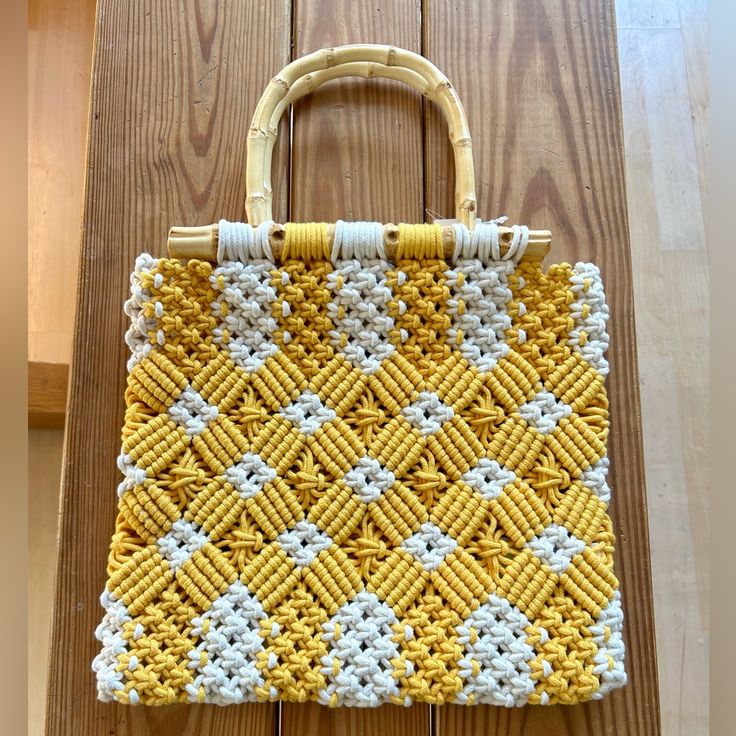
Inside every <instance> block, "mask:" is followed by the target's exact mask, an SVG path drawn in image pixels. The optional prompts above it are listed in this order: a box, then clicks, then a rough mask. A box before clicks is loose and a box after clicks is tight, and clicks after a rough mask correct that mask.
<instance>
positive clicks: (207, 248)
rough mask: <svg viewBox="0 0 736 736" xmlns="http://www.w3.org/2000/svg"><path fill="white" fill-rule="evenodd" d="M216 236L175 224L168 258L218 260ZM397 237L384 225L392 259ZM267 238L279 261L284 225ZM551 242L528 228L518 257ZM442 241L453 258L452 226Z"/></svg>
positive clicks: (537, 254)
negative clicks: (523, 248)
mask: <svg viewBox="0 0 736 736" xmlns="http://www.w3.org/2000/svg"><path fill="white" fill-rule="evenodd" d="M499 231H500V235H501V248H502V251H503V248H504V246H505V245H508V244H509V243H510V242H511V237H512V230H511V228H509V227H503V226H501V227H499ZM334 237H335V226H334V225H333V224H328V225H327V239H328V242H329V244H330V247H332V242H333V239H334ZM217 239H218V225H216V224H214V225H201V226H199V227H180V226H178V225H174V227H172V228H171V229H170V230H169V239H168V243H167V245H168V252H169V256H170V257H171V258H182V259H186V258H196V259H198V260H200V261H212V262H216V261H217ZM398 239H399V228H398V226H397V225H392V224H388V225H384V226H383V242H384V245H385V247H386V256H387V257H388V258H389V259H392V258H393V257H394V256H395V255H396V246H397V244H398ZM269 241H270V244H271V251H272V253H273V256H274V259H275V260H278V259H279V256H280V255H281V247H282V244H283V242H284V226H283V225H279V224H274V225H272V226H271V229H270V231H269ZM551 243H552V234H551V233H550V231H549V230H530V231H529V243H528V245H527V248H526V251H525V253H524V256H523V258H522V259H521V260H524V261H530V260H542V259H543V258H544V257H545V256H546V255H547V253H549V249H550V246H551ZM442 244H443V246H444V251H445V258H448V259H449V258H452V255H453V253H454V252H455V231H454V229H453V228H452V227H449V226H445V227H443V228H442Z"/></svg>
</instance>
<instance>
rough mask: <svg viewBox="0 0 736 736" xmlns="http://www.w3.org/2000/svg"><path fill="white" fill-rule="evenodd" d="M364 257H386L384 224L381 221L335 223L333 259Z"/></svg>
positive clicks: (382, 258)
mask: <svg viewBox="0 0 736 736" xmlns="http://www.w3.org/2000/svg"><path fill="white" fill-rule="evenodd" d="M363 258H368V259H375V258H380V259H381V260H385V259H386V251H385V249H384V247H383V225H381V223H380V222H345V221H344V220H338V221H337V222H336V223H335V238H334V240H333V242H332V254H331V260H332V262H333V263H336V262H337V261H338V260H341V259H344V260H361V259H363Z"/></svg>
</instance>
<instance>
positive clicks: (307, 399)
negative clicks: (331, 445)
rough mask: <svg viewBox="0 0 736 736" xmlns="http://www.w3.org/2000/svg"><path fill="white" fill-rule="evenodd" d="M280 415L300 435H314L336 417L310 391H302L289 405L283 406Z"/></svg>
mask: <svg viewBox="0 0 736 736" xmlns="http://www.w3.org/2000/svg"><path fill="white" fill-rule="evenodd" d="M281 413H282V414H283V416H285V417H286V418H287V419H288V420H289V421H290V422H291V423H292V424H293V425H295V426H296V427H297V429H298V430H299V431H300V432H301V433H302V434H314V433H315V432H316V431H317V430H318V429H319V428H320V427H321V426H322V425H323V424H325V423H326V422H331V421H332V420H333V419H335V417H336V416H337V414H335V412H334V411H333V410H332V409H330V408H329V407H328V406H325V405H324V404H323V403H322V401H321V400H320V398H319V396H317V394H315V393H313V392H312V391H304V392H303V393H302V394H300V395H299V396H298V397H297V398H296V399H295V400H294V401H293V402H292V403H291V404H289V405H288V406H285V407H284V408H283V409H282V410H281Z"/></svg>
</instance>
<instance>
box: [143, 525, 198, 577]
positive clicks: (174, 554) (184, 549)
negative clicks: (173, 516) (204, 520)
mask: <svg viewBox="0 0 736 736" xmlns="http://www.w3.org/2000/svg"><path fill="white" fill-rule="evenodd" d="M208 541H209V537H208V536H207V534H205V533H204V532H203V531H202V530H201V529H200V528H199V527H198V526H197V525H196V524H193V523H192V522H191V521H186V520H185V519H178V520H177V521H175V522H174V523H173V524H172V525H171V529H169V531H168V532H167V533H166V534H165V535H164V536H163V537H161V539H159V540H157V541H156V545H157V547H158V551H159V553H160V555H161V557H163V558H164V559H166V560H168V561H169V567H170V568H171V569H172V570H173V571H174V572H176V571H177V570H178V569H179V568H180V567H181V566H182V565H183V564H184V563H185V562H186V561H187V560H188V559H189V558H190V557H191V556H192V555H193V554H194V553H195V552H196V551H197V550H198V549H202V547H204V546H205V544H207V542H208Z"/></svg>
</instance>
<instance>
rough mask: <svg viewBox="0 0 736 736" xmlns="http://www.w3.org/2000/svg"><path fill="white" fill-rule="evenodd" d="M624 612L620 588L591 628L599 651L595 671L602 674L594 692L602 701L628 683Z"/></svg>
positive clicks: (595, 660)
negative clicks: (614, 690)
mask: <svg viewBox="0 0 736 736" xmlns="http://www.w3.org/2000/svg"><path fill="white" fill-rule="evenodd" d="M623 628H624V613H623V610H622V608H621V592H620V591H618V590H617V591H616V592H615V593H614V594H613V598H612V599H611V601H610V602H609V604H608V605H607V606H606V607H605V608H604V609H603V610H602V611H601V615H600V616H599V617H598V620H597V621H596V622H595V626H591V627H590V633H591V635H592V636H593V641H594V642H595V645H596V646H597V647H598V652H597V654H596V655H595V657H594V658H593V661H594V662H595V667H594V668H593V672H594V674H595V675H597V676H598V678H599V680H600V683H601V687H600V690H597V691H596V692H595V693H593V694H592V695H591V697H592V698H593V699H595V700H599V699H600V698H602V697H603V696H604V695H605V694H606V693H608V692H610V691H611V690H613V689H614V688H617V687H623V686H624V685H625V684H626V679H627V678H626V670H625V669H624V657H625V655H626V647H625V646H624V639H623Z"/></svg>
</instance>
